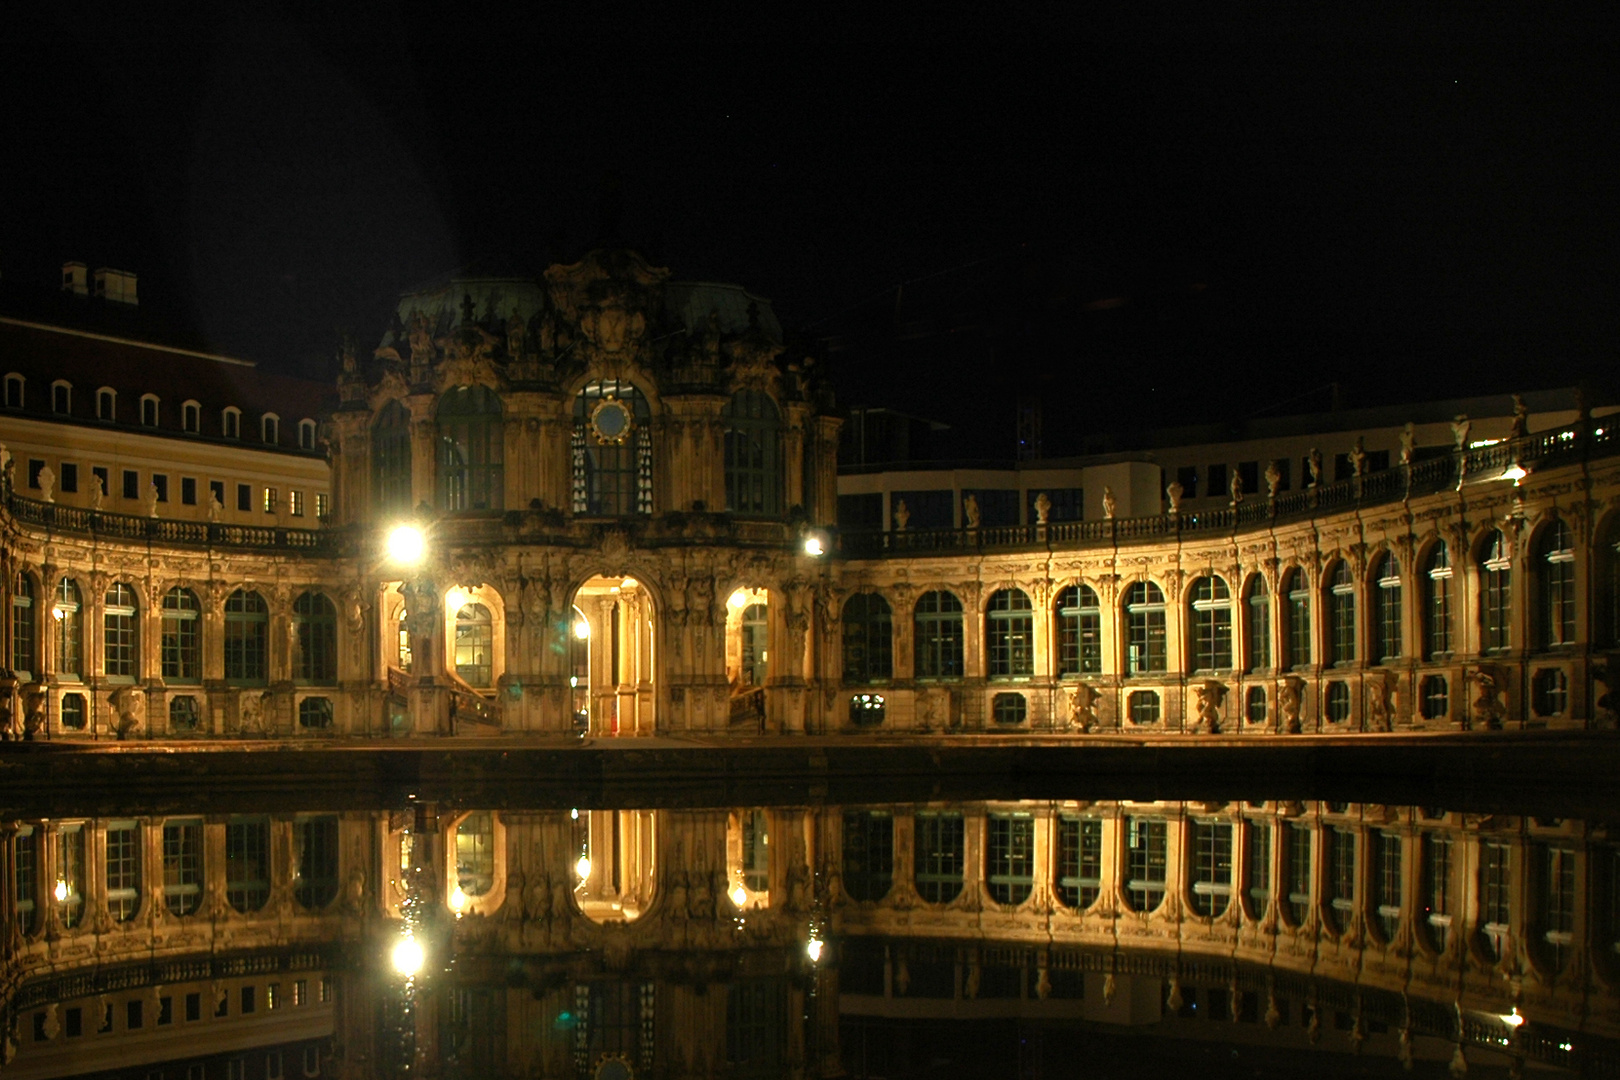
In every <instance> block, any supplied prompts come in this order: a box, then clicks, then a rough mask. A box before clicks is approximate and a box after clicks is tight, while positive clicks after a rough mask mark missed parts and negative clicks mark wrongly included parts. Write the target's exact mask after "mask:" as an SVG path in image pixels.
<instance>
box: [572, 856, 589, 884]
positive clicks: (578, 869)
mask: <svg viewBox="0 0 1620 1080" xmlns="http://www.w3.org/2000/svg"><path fill="white" fill-rule="evenodd" d="M574 873H576V874H578V875H579V880H581V881H584V880H585V879H586V878H588V877H590V876H591V857H590V856H589V855H581V856H580V857H579V862H577V863H575V864H574Z"/></svg>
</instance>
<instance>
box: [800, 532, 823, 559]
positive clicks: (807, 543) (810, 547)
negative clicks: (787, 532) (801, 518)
mask: <svg viewBox="0 0 1620 1080" xmlns="http://www.w3.org/2000/svg"><path fill="white" fill-rule="evenodd" d="M804 553H805V554H806V555H809V556H810V557H812V558H817V557H819V556H821V555H824V554H826V549H825V548H824V547H822V544H821V537H819V536H817V535H816V534H815V533H811V534H810V535H809V536H807V537H805V538H804Z"/></svg>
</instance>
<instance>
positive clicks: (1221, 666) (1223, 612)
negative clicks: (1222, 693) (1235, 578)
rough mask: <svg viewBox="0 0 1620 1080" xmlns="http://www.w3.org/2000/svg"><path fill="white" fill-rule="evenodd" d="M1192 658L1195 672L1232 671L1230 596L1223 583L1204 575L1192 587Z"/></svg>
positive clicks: (1229, 591)
mask: <svg viewBox="0 0 1620 1080" xmlns="http://www.w3.org/2000/svg"><path fill="white" fill-rule="evenodd" d="M1189 592H1190V595H1191V598H1192V599H1191V603H1192V626H1193V635H1192V636H1193V641H1192V645H1193V654H1192V666H1193V670H1195V671H1226V670H1229V669H1230V668H1231V667H1232V592H1231V590H1230V589H1228V588H1227V585H1226V582H1225V581H1223V580H1221V579H1220V578H1218V577H1215V576H1214V575H1206V576H1204V577H1201V578H1199V579H1198V580H1197V581H1194V582H1193V583H1192V589H1191V590H1189Z"/></svg>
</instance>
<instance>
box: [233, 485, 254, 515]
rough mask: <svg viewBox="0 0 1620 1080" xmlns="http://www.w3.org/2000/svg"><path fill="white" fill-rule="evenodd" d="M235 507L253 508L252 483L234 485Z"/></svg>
mask: <svg viewBox="0 0 1620 1080" xmlns="http://www.w3.org/2000/svg"><path fill="white" fill-rule="evenodd" d="M236 508H237V509H238V510H252V509H253V485H252V484H237V485H236Z"/></svg>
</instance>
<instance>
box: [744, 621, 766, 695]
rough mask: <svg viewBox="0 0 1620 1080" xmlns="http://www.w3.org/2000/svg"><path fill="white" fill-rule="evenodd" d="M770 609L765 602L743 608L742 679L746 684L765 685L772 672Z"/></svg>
mask: <svg viewBox="0 0 1620 1080" xmlns="http://www.w3.org/2000/svg"><path fill="white" fill-rule="evenodd" d="M768 613H769V612H768V609H767V608H766V606H765V605H764V604H749V605H748V606H747V607H745V608H743V611H742V620H741V623H740V626H741V629H742V681H743V685H744V686H764V685H765V679H766V678H767V677H768V676H769V674H770V667H769V664H768V662H767V657H768V656H769V649H768V642H769V641H770V638H769V637H768V635H769V633H770V627H769V624H768V622H767V620H766V616H767V615H768Z"/></svg>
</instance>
